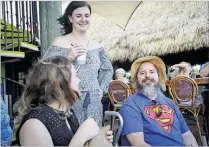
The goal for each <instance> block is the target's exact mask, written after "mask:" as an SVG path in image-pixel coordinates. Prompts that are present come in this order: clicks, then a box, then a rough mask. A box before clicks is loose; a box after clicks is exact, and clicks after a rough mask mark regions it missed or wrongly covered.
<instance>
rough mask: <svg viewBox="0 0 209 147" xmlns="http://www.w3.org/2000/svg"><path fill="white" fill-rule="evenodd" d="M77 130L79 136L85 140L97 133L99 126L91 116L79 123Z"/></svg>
mask: <svg viewBox="0 0 209 147" xmlns="http://www.w3.org/2000/svg"><path fill="white" fill-rule="evenodd" d="M77 132H78V133H79V134H80V138H81V139H84V141H85V142H86V141H88V140H90V139H92V138H94V137H95V136H96V135H98V134H99V126H98V124H97V122H96V121H95V120H94V119H93V118H88V119H87V120H85V121H84V122H83V123H82V124H81V126H80V127H79V129H78V131H77ZM76 134H77V133H76Z"/></svg>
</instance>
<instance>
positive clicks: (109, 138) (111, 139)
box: [107, 131, 113, 143]
mask: <svg viewBox="0 0 209 147" xmlns="http://www.w3.org/2000/svg"><path fill="white" fill-rule="evenodd" d="M107 140H108V141H109V142H111V143H112V142H113V132H112V131H108V132H107Z"/></svg>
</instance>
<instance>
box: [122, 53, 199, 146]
mask: <svg viewBox="0 0 209 147" xmlns="http://www.w3.org/2000/svg"><path fill="white" fill-rule="evenodd" d="M131 80H132V81H133V82H135V84H136V87H137V91H136V93H135V94H133V95H132V96H130V97H129V98H128V99H127V100H126V102H125V103H124V104H123V106H122V107H121V109H120V114H121V116H122V117H123V120H124V126H123V130H122V134H121V135H122V136H121V145H122V146H129V145H131V146H184V145H185V146H191V145H192V146H197V141H196V140H195V138H194V136H193V134H192V133H191V131H190V130H189V128H188V126H187V124H186V122H185V120H184V118H183V116H182V114H181V112H180V110H179V108H178V107H177V106H176V105H175V104H174V102H173V101H172V100H171V99H170V98H167V97H165V96H164V95H163V94H161V91H160V85H161V84H164V82H165V80H166V68H165V64H164V62H163V61H162V60H161V59H160V58H159V57H156V56H148V57H143V58H139V59H137V60H136V61H135V62H134V63H133V64H132V66H131Z"/></svg>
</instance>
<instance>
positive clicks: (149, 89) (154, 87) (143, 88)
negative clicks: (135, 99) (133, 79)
mask: <svg viewBox="0 0 209 147" xmlns="http://www.w3.org/2000/svg"><path fill="white" fill-rule="evenodd" d="M146 80H149V81H151V82H155V80H154V79H145V80H142V84H141V85H140V84H139V83H138V82H137V89H138V90H139V92H141V93H142V94H143V95H145V96H147V97H148V98H150V99H153V98H155V97H156V96H157V93H158V91H159V89H160V85H159V84H153V83H145V82H146Z"/></svg>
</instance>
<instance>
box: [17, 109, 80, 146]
mask: <svg viewBox="0 0 209 147" xmlns="http://www.w3.org/2000/svg"><path fill="white" fill-rule="evenodd" d="M66 117H67V120H68V123H69V125H70V127H71V129H69V128H68V126H67V124H66V120H65V118H66ZM32 118H33V119H38V120H39V121H41V122H42V123H43V124H44V125H45V127H46V128H47V130H48V131H49V133H50V135H51V138H52V141H53V144H54V146H68V145H69V143H70V141H71V139H72V137H73V136H74V134H75V132H76V131H77V129H78V128H79V123H78V120H77V118H76V116H75V114H74V112H73V111H72V115H70V116H66V115H65V113H64V112H63V111H58V110H55V109H53V108H52V107H49V106H47V105H40V106H38V107H36V108H34V109H32V110H31V111H30V113H28V114H27V115H26V116H25V117H24V118H23V121H22V122H21V124H20V127H19V129H18V131H17V141H18V143H19V145H20V142H19V131H20V129H21V127H22V125H23V124H24V123H25V122H26V121H27V120H29V119H32Z"/></svg>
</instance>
